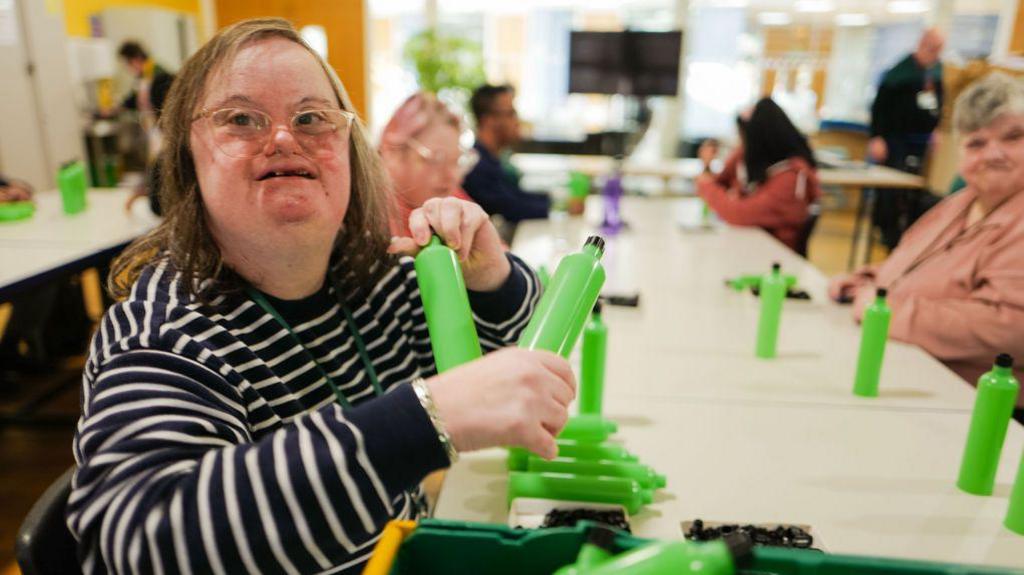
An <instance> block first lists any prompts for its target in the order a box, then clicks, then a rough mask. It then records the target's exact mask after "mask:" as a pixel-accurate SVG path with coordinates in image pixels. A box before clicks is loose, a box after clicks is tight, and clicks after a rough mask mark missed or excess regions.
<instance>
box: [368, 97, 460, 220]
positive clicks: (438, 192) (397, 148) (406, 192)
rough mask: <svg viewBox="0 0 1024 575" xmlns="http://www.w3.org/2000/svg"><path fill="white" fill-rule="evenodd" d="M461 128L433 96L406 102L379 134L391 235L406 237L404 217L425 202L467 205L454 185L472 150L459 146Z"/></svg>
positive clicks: (455, 118)
mask: <svg viewBox="0 0 1024 575" xmlns="http://www.w3.org/2000/svg"><path fill="white" fill-rule="evenodd" d="M461 134H462V122H461V121H460V120H459V117H458V116H456V115H455V114H454V113H452V111H451V110H449V109H448V106H446V105H445V104H444V103H443V102H441V101H440V100H438V99H437V97H436V96H434V95H433V94H428V93H426V92H417V93H415V94H413V95H412V96H410V97H409V98H407V99H406V100H405V102H403V103H402V105H401V106H399V107H398V110H396V111H395V114H394V116H392V117H391V120H389V121H388V124H387V126H385V127H384V131H383V133H382V134H381V142H380V155H381V160H382V161H383V163H384V167H385V169H386V170H387V172H388V176H389V177H390V179H391V185H392V200H393V202H392V204H393V205H392V206H391V208H392V209H391V217H390V221H391V233H392V234H393V235H396V236H409V234H410V232H409V214H410V213H412V211H413V210H415V209H416V208H418V207H420V206H422V205H423V204H424V202H426V201H427V200H429V199H430V198H444V197H447V196H453V197H456V198H459V199H460V200H466V201H472V200H471V199H470V197H469V196H468V195H466V192H464V191H463V190H462V188H461V187H460V186H459V183H460V182H461V181H462V178H463V176H465V175H466V172H468V171H469V170H470V169H471V168H472V167H473V165H475V164H476V161H477V159H478V158H477V155H476V150H474V149H472V148H463V147H462V146H461V145H460V143H459V138H460V136H461Z"/></svg>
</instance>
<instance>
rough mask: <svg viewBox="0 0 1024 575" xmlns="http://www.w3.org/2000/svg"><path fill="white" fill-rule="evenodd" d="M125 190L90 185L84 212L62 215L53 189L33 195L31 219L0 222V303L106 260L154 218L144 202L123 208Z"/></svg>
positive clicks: (125, 196) (150, 226) (150, 223)
mask: <svg viewBox="0 0 1024 575" xmlns="http://www.w3.org/2000/svg"><path fill="white" fill-rule="evenodd" d="M130 195H131V194H130V190H127V189H119V188H92V189H90V190H89V192H88V195H87V207H86V209H85V211H83V212H81V213H79V214H74V215H67V214H65V213H64V212H63V210H62V208H61V202H60V195H59V194H58V193H57V192H53V191H51V192H44V193H40V194H38V195H37V196H36V213H35V215H34V216H33V217H32V218H31V219H27V220H21V221H15V222H4V223H2V224H0V301H3V300H5V299H8V298H9V297H11V296H12V295H14V294H16V293H17V292H18V291H21V290H23V289H28V288H30V287H31V286H33V285H38V284H39V283H42V282H45V281H47V280H48V279H50V278H52V277H55V276H56V275H60V274H65V273H71V272H75V271H80V270H82V269H85V268H87V267H91V266H93V265H96V264H97V263H100V262H101V261H102V260H106V259H109V258H110V257H111V256H113V255H114V254H115V253H116V252H118V251H119V250H121V249H122V248H123V247H124V246H125V245H127V244H128V243H130V242H131V241H132V240H134V239H135V238H137V237H139V236H140V235H142V234H144V233H146V232H147V231H149V230H150V229H152V228H153V227H154V226H155V225H156V224H157V223H158V221H159V219H158V218H157V217H156V216H154V215H153V214H152V213H151V212H150V211H149V205H148V203H147V202H145V201H138V202H136V203H135V204H134V205H133V206H132V210H131V211H128V210H126V209H125V205H126V202H127V200H128V197H129V196H130Z"/></svg>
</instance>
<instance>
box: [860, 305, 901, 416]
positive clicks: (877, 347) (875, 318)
mask: <svg viewBox="0 0 1024 575" xmlns="http://www.w3.org/2000/svg"><path fill="white" fill-rule="evenodd" d="M885 296H886V290H885V288H878V289H877V290H876V291H875V301H874V303H872V304H871V305H870V306H868V307H867V309H865V310H864V318H863V319H862V320H861V323H860V351H859V352H858V353H857V373H856V374H855V375H854V377H853V393H854V395H859V396H861V397H878V381H879V379H880V378H881V376H882V360H883V359H884V357H885V342H886V341H887V340H888V339H889V318H891V317H892V310H890V309H889V305H888V304H887V303H886V302H885Z"/></svg>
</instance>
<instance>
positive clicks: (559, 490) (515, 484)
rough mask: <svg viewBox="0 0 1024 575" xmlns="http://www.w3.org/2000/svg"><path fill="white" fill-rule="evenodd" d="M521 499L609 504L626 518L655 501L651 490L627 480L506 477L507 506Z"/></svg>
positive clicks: (529, 475)
mask: <svg viewBox="0 0 1024 575" xmlns="http://www.w3.org/2000/svg"><path fill="white" fill-rule="evenodd" d="M520 497H529V498H532V499H555V500H559V501H589V502H591V503H610V504H612V505H621V506H622V507H624V508H625V509H626V512H627V513H629V514H635V513H639V512H640V509H642V508H643V506H644V505H647V504H649V503H651V502H653V501H654V495H653V494H652V493H651V491H650V490H648V489H643V488H642V487H640V484H639V483H637V482H636V481H634V480H632V479H629V478H628V477H595V476H590V475H571V474H568V473H530V472H524V471H513V472H511V473H509V474H508V503H509V505H511V504H512V500H514V499H518V498H520Z"/></svg>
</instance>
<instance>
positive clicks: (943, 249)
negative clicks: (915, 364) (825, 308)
mask: <svg viewBox="0 0 1024 575" xmlns="http://www.w3.org/2000/svg"><path fill="white" fill-rule="evenodd" d="M953 128H954V129H955V133H956V136H957V140H958V147H959V154H960V164H959V166H958V167H959V170H960V174H961V175H962V176H963V178H964V181H965V182H966V184H967V185H966V187H965V188H964V189H962V190H961V191H959V192H957V193H955V194H953V195H951V196H948V197H946V199H944V200H942V201H941V202H940V203H939V204H938V205H936V206H935V207H934V208H932V209H931V210H929V212H928V213H927V214H925V215H924V216H922V217H921V219H920V220H918V221H917V222H916V223H915V224H914V225H913V226H912V227H911V228H910V229H908V230H907V232H906V233H905V234H903V238H902V240H901V241H900V243H899V245H898V246H897V247H896V249H895V250H893V252H892V254H891V255H890V256H889V258H888V259H886V260H885V261H884V262H881V263H878V264H872V265H869V266H865V267H864V268H861V269H860V270H857V271H856V272H855V273H853V274H847V275H842V276H839V277H836V278H834V279H833V280H832V282H831V283H830V285H829V295H830V296H831V297H832V298H833V299H835V300H837V301H850V300H852V301H853V304H854V305H853V313H854V317H855V318H856V319H857V320H858V321H859V320H860V318H861V315H862V314H863V313H864V308H865V306H867V305H868V303H870V302H871V301H873V299H874V297H875V290H876V288H878V287H884V288H887V289H888V292H889V293H888V296H887V298H888V300H889V305H890V306H891V307H892V323H891V324H890V327H889V335H890V336H891V337H892V338H893V339H895V340H899V341H905V342H908V343H912V344H915V345H918V346H920V347H922V348H924V350H925V351H927V352H928V353H930V354H932V355H933V356H935V357H936V358H938V359H939V360H940V361H942V362H943V363H945V364H946V365H947V366H948V367H949V368H950V369H952V370H953V371H955V372H957V373H958V374H960V376H961V377H963V378H964V379H965V380H967V381H968V382H971V383H973V382H975V381H977V379H978V377H979V376H980V375H981V374H982V373H984V372H986V371H988V370H989V369H990V368H991V367H992V360H993V359H994V358H995V356H996V355H997V354H999V353H1009V354H1011V355H1013V356H1014V357H1015V358H1018V362H1017V366H1018V368H1017V374H1018V376H1021V375H1022V374H1024V372H1022V370H1021V369H1020V366H1021V365H1022V364H1024V362H1021V361H1020V359H1024V84H1022V82H1021V81H1020V80H1018V79H1014V78H1011V77H1010V76H1008V75H1006V74H1003V73H995V74H991V75H989V76H987V77H985V78H984V79H982V80H980V81H978V82H977V83H975V84H974V85H972V86H971V87H970V88H968V89H967V90H965V91H964V92H963V93H961V94H960V96H959V97H958V98H957V100H956V106H955V108H954V111H953ZM1021 404H1022V402H1021V401H1018V406H1020V405H1021ZM1017 416H1018V418H1020V417H1021V411H1020V410H1019V409H1018V413H1017Z"/></svg>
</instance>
